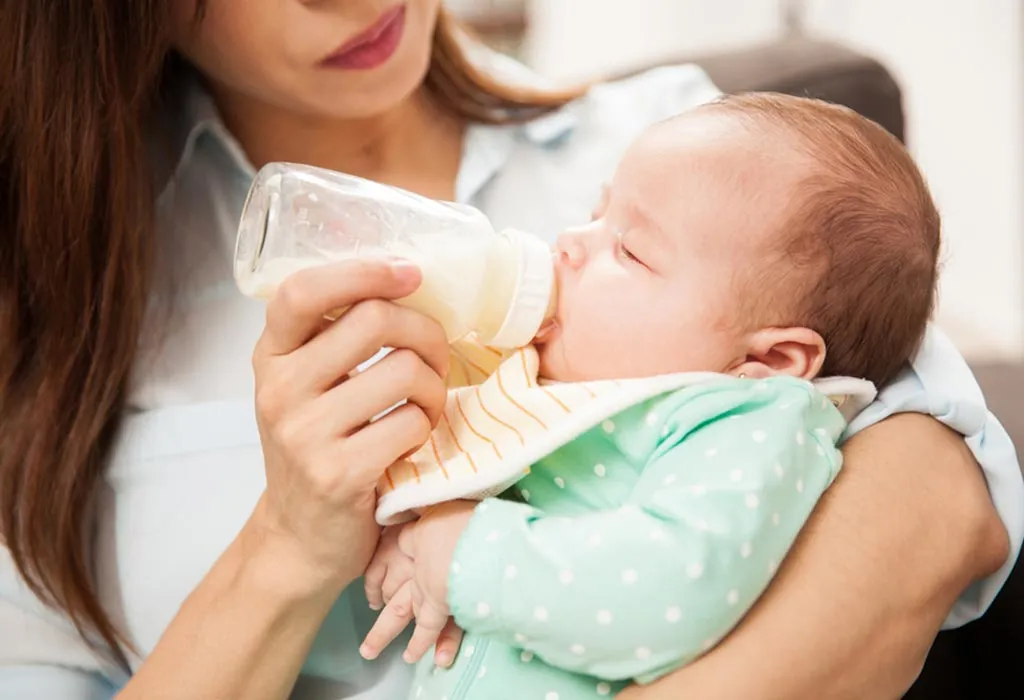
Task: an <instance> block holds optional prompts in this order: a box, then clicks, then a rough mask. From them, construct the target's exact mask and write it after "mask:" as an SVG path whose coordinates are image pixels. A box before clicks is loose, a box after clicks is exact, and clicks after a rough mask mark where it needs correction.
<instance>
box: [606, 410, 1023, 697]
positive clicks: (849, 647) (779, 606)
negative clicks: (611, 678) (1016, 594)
mask: <svg viewBox="0 0 1024 700" xmlns="http://www.w3.org/2000/svg"><path fill="white" fill-rule="evenodd" d="M843 453H844V457H845V465H844V467H843V470H842V472H840V475H839V478H838V480H837V481H836V483H835V484H834V485H833V486H832V488H831V489H829V491H828V492H826V494H825V497H824V498H823V499H822V501H821V503H820V504H819V506H818V509H817V510H816V511H815V513H814V515H813V516H812V517H811V520H810V521H809V522H808V524H807V526H806V528H805V529H804V531H803V533H801V536H800V538H799V539H798V540H797V542H796V545H795V546H794V547H793V550H792V551H791V552H790V554H789V556H788V557H787V558H786V561H785V562H784V564H783V566H782V568H781V569H780V570H779V574H778V576H777V578H776V579H775V581H774V582H773V583H772V585H771V586H770V587H769V589H768V591H767V592H766V593H765V595H764V597H763V598H762V599H761V600H760V601H759V602H758V603H757V605H755V606H754V608H753V609H752V610H751V611H750V613H749V614H748V615H747V617H746V618H745V619H744V620H743V622H742V623H741V624H740V625H739V627H737V628H736V630H734V631H733V633H732V634H730V635H729V636H728V637H727V638H726V639H725V640H724V641H723V642H722V643H721V644H720V645H719V646H717V647H716V648H714V649H712V650H711V652H709V653H708V654H707V656H705V657H703V658H702V659H700V660H698V661H696V662H694V663H693V664H690V665H689V666H687V667H686V668H684V669H681V670H680V671H677V672H675V673H673V674H671V675H669V676H667V677H665V678H663V679H661V680H660V681H659V682H657V683H655V684H653V685H650V686H646V687H643V688H641V687H634V688H630V689H628V690H626V691H624V692H623V693H621V694H620V695H619V696H618V697H619V698H621V699H622V700H660V699H661V698H664V699H665V700H669V699H670V698H672V699H674V698H680V697H696V698H702V699H703V700H718V699H719V698H720V699H722V700H727V699H732V698H758V700H804V699H806V700H860V699H861V698H872V699H873V700H874V699H883V698H898V697H900V696H902V695H903V693H904V692H906V690H907V688H908V687H909V686H910V684H911V683H912V682H913V681H914V679H915V678H916V677H917V675H918V673H919V672H920V670H921V666H922V664H923V663H924V658H925V656H926V654H927V653H928V649H929V647H930V646H931V643H932V641H933V639H934V638H935V635H936V633H937V632H938V630H939V627H940V625H941V624H942V621H943V620H944V619H945V617H946V615H947V614H948V612H949V610H950V609H951V607H952V605H953V603H954V602H955V601H956V599H957V598H958V597H959V595H960V593H961V592H962V591H963V590H964V589H965V588H966V587H967V586H968V585H969V584H970V583H971V582H973V581H975V580H977V579H980V578H982V577H984V576H986V575H988V574H990V573H992V572H993V571H995V570H996V569H997V568H999V566H1000V565H1002V563H1003V561H1004V560H1005V559H1006V552H1007V550H1008V540H1007V536H1006V531H1005V529H1004V528H1003V526H1002V523H1001V522H1000V520H999V518H998V516H997V515H996V513H995V510H994V508H993V506H992V502H991V500H990V498H989V495H988V490H987V488H986V485H985V481H984V479H983V478H982V474H981V470H980V469H979V467H978V465H977V463H976V462H975V461H974V459H973V457H972V456H971V453H970V452H969V450H968V449H967V447H966V445H965V444H964V441H963V439H962V438H961V437H960V436H959V435H956V434H954V433H953V432H952V431H950V430H948V429H947V428H945V427H943V426H942V425H941V424H940V423H938V422H937V421H935V420H934V419H932V418H930V417H927V416H921V415H914V414H905V415H899V416H895V417H893V418H890V419H888V420H886V421H883V422H882V423H880V424H878V425H877V426H874V427H872V428H869V429H867V430H865V431H864V432H863V433H860V434H858V435H857V436H856V437H854V438H853V439H851V440H850V442H849V443H848V444H847V445H846V446H845V447H844V450H843Z"/></svg>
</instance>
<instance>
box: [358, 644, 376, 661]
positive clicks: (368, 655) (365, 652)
mask: <svg viewBox="0 0 1024 700" xmlns="http://www.w3.org/2000/svg"><path fill="white" fill-rule="evenodd" d="M359 655H360V656H362V657H363V658H364V659H366V660H367V661H373V660H374V659H375V658H377V655H376V654H375V653H374V652H373V649H371V648H370V647H368V646H367V645H365V644H364V645H362V646H361V647H359Z"/></svg>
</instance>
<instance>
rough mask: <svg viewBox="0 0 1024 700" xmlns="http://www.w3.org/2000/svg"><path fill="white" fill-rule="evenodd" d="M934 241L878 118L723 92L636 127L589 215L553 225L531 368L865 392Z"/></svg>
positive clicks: (910, 172) (917, 300) (891, 353)
mask: <svg viewBox="0 0 1024 700" xmlns="http://www.w3.org/2000/svg"><path fill="white" fill-rule="evenodd" d="M938 251H939V215H938V213H937V211H936V209H935V205H934V203H933V202H932V199H931V196H930V194H929V192H928V188H927V186H926V185H925V182H924V179H923V178H922V176H921V174H920V172H919V171H918V169H917V167H916V166H915V165H914V163H913V161H912V159H911V157H910V155H909V154H908V153H907V151H906V149H904V148H903V146H902V145H901V144H900V143H899V142H898V141H897V140H896V139H895V138H894V137H893V136H891V135H890V134H889V133H888V132H886V131H885V130H884V129H882V128H881V127H880V126H878V125H877V124H874V123H873V122H870V121H868V120H867V119H864V118H863V117H861V116H859V115H857V114H855V113H854V112H852V111H850V110H848V109H846V108H844V107H839V106H835V105H830V104H826V103H824V102H820V101H816V100H809V99H804V98H796V97H787V96H782V95H773V94H752V95H743V96H735V97H726V98H724V99H721V100H719V101H717V102H714V103H711V104H708V105H705V106H704V107H701V108H699V109H697V110H694V111H692V112H689V113H687V114H685V115H682V116H679V117H675V118H673V119H670V120H668V121H666V122H663V123H661V124H658V125H656V126H655V127H653V128H651V129H649V130H648V131H647V132H645V133H644V134H643V135H642V136H641V137H640V138H639V139H637V141H636V142H635V143H634V144H633V145H632V146H631V147H630V149H629V150H628V152H627V153H626V155H625V157H624V158H623V160H622V162H621V163H620V164H619V167H618V170H617V172H616V173H615V176H614V178H613V180H612V182H611V184H610V185H609V187H608V189H607V190H606V192H605V195H604V196H603V197H602V201H601V203H600V204H599V206H598V208H597V210H596V211H595V212H594V217H593V220H592V221H591V222H590V223H589V224H587V225H585V226H582V227H579V228H576V229H572V230H569V231H567V232H565V233H564V234H563V235H562V236H561V238H560V239H559V242H558V248H557V256H556V258H557V265H556V274H557V277H558V283H559V303H558V315H557V319H556V321H557V322H556V324H555V327H554V328H553V330H552V331H551V332H550V333H548V334H546V335H545V336H544V337H543V338H542V339H541V340H540V341H539V342H538V346H539V348H540V353H541V371H542V373H543V375H544V376H546V377H549V378H552V379H560V380H565V381H573V380H586V379H602V378H616V377H619V378H624V377H638V376H650V375H654V374H667V373H672V372H684V371H715V372H724V373H729V374H734V375H737V376H738V375H741V374H742V375H745V376H747V377H767V376H772V375H778V374H784V375H791V376H796V377H803V378H805V379H811V378H813V377H815V376H819V375H848V376H856V377H863V378H866V379H870V380H871V381H873V382H875V383H876V384H879V385H881V384H884V383H885V382H887V381H889V380H890V379H892V378H893V377H894V376H895V375H896V373H897V372H898V371H899V369H900V367H901V366H902V365H903V364H904V363H905V362H906V361H907V360H908V359H909V358H910V357H911V356H912V355H913V353H914V352H915V350H916V348H917V346H918V345H919V343H920V341H921V338H922V336H923V334H924V330H925V326H926V324H927V321H928V318H929V316H930V315H931V311H932V307H933V303H934V290H935V283H936V275H937V270H936V268H937V258H938ZM826 349H827V352H826Z"/></svg>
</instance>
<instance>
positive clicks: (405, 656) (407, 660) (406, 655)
mask: <svg viewBox="0 0 1024 700" xmlns="http://www.w3.org/2000/svg"><path fill="white" fill-rule="evenodd" d="M402 661H404V662H405V663H407V664H411V663H415V661H416V659H414V658H412V654H411V653H409V652H408V651H407V652H404V653H403V654H402Z"/></svg>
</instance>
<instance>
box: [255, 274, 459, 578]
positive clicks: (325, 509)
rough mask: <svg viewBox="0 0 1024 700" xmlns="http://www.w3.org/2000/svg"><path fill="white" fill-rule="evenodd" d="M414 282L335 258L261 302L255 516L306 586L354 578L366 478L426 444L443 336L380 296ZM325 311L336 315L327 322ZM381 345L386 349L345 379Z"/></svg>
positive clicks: (362, 552) (440, 389)
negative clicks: (295, 561) (260, 463)
mask: <svg viewBox="0 0 1024 700" xmlns="http://www.w3.org/2000/svg"><path fill="white" fill-rule="evenodd" d="M419 282H420V273H419V271H418V270H417V269H416V268H415V267H414V266H412V265H409V264H408V263H402V262H395V263H389V262H387V261H352V262H345V263H341V264H338V265H332V266H328V267H322V268H316V269H310V270H305V271H302V272H299V273H297V274H295V275H294V276H292V277H290V278H288V279H287V280H285V282H284V283H283V284H282V285H281V287H280V288H279V289H278V291H277V294H276V295H275V296H274V297H273V299H272V300H271V301H270V304H269V306H268V308H267V325H266V329H265V331H264V333H263V335H262V337H261V338H260V340H259V342H258V344H257V346H256V350H255V352H254V354H253V368H254V370H255V374H256V410H257V419H258V422H259V429H260V435H261V438H262V442H263V450H264V456H265V460H266V471H267V489H266V492H265V493H264V496H263V498H262V500H261V503H260V505H259V507H258V508H257V511H256V513H255V514H254V521H255V523H257V524H258V528H257V529H259V530H260V532H261V535H262V536H264V537H274V538H276V539H278V540H279V541H283V542H285V543H286V547H288V548H290V549H291V551H293V552H297V553H299V555H300V556H299V557H298V558H299V559H300V561H301V562H303V563H304V564H305V565H307V568H306V569H305V572H304V573H306V574H307V575H308V576H310V582H311V583H313V584H314V585H326V586H334V587H335V588H337V589H338V590H340V588H341V587H343V586H345V585H347V584H348V583H349V582H351V581H352V580H354V579H355V578H356V577H357V576H359V575H360V574H362V572H363V570H364V569H365V568H366V565H367V563H368V562H369V561H370V557H371V555H372V554H373V551H374V547H375V545H376V543H377V538H378V534H379V528H378V526H377V525H376V523H375V522H374V519H373V512H374V507H375V503H376V493H375V488H376V484H377V480H378V478H379V477H380V476H381V474H382V473H383V472H384V470H385V469H386V468H387V467H388V466H390V465H391V464H392V463H393V462H395V461H396V460H397V459H399V458H401V457H402V456H403V455H405V454H407V453H409V452H411V451H413V450H415V449H416V448H418V447H419V446H420V445H422V444H423V443H424V442H426V440H427V439H428V437H429V434H430V430H431V428H432V427H433V425H435V424H436V422H437V420H438V419H439V417H440V415H441V412H442V410H443V407H444V401H445V384H444V377H445V375H446V374H447V372H448V358H449V351H448V344H447V341H446V339H445V336H444V332H443V331H442V329H441V327H440V326H439V325H438V324H437V323H435V322H434V321H432V320H430V319H428V318H426V317H425V316H422V315H420V314H418V313H416V312H413V311H410V310H408V309H405V308H402V307H400V306H397V305H395V304H392V303H389V302H387V301H384V300H385V299H397V298H400V297H403V296H406V295H408V294H410V293H411V292H413V291H414V290H415V289H416V287H417V286H418V285H419ZM336 309H347V310H346V311H345V313H344V314H342V316H341V318H339V319H338V320H337V321H333V322H329V321H326V320H325V317H326V316H327V315H328V314H330V313H332V311H334V310H336ZM384 347H390V348H396V349H395V350H394V351H393V352H391V353H390V354H389V355H388V356H387V357H385V358H384V359H383V360H381V361H380V362H378V363H377V364H375V365H373V366H372V367H370V368H368V369H367V370H365V371H363V372H360V373H358V374H355V375H354V376H351V378H349V377H350V373H352V372H354V371H355V370H356V369H357V368H358V366H359V365H360V364H362V363H364V362H365V361H367V360H369V359H371V358H372V357H373V356H374V355H376V354H377V353H378V352H379V351H380V349H381V348H384ZM403 401H405V402H406V403H404V404H403V405H402V406H400V407H399V408H396V409H394V410H392V411H391V412H390V413H388V414H387V415H386V416H384V417H380V418H377V419H374V417H375V416H378V415H379V414H381V413H382V412H384V411H387V410H388V409H389V408H391V407H393V406H395V405H396V404H398V403H399V402H403ZM295 573H296V572H293V574H295Z"/></svg>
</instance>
